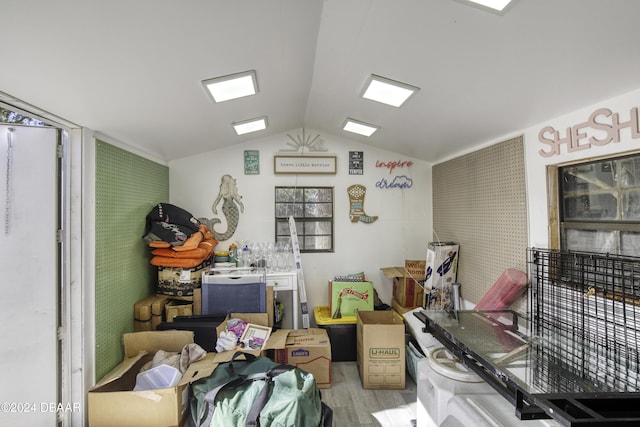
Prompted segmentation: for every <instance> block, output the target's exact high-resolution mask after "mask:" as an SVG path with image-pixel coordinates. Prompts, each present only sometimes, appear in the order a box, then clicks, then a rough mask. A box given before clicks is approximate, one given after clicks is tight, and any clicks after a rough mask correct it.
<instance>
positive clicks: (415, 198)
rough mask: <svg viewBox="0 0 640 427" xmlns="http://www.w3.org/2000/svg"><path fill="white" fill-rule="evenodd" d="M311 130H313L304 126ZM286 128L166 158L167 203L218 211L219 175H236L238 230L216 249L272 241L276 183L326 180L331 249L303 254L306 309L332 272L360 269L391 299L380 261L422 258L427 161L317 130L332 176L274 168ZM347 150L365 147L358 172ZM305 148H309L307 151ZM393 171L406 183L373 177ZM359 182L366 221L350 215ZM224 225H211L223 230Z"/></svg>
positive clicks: (202, 213)
mask: <svg viewBox="0 0 640 427" xmlns="http://www.w3.org/2000/svg"><path fill="white" fill-rule="evenodd" d="M305 132H306V135H310V136H311V137H312V138H313V137H315V136H316V135H317V134H318V132H316V131H313V130H308V129H307V130H305ZM287 134H288V135H291V136H292V137H293V138H296V137H297V136H298V135H301V134H302V129H294V130H292V131H290V132H287V133H284V134H281V135H278V136H274V137H268V138H262V139H256V140H254V141H252V142H248V143H244V144H240V145H238V146H236V147H232V148H228V149H222V150H216V151H211V152H208V153H205V154H202V155H198V156H193V157H187V158H183V159H179V160H175V161H171V162H169V176H170V178H169V180H170V199H171V200H170V202H171V203H173V204H175V205H178V206H180V207H183V208H184V209H187V210H188V211H190V212H191V213H192V214H193V215H195V216H196V217H206V218H212V217H221V206H222V205H221V204H219V205H218V215H214V214H213V212H212V211H211V205H212V203H213V201H214V200H215V198H216V197H217V196H218V192H219V185H220V178H221V177H222V175H224V174H230V175H232V176H233V177H234V178H236V180H237V184H238V192H239V194H240V195H241V196H242V197H243V203H244V213H242V214H241V216H240V222H239V225H238V229H237V231H236V233H235V234H234V235H233V237H232V238H231V239H230V240H229V241H224V242H221V243H220V244H219V246H218V249H219V250H220V249H226V248H227V247H228V245H229V244H230V243H232V241H239V240H245V239H246V240H252V241H260V240H266V241H268V240H270V241H273V240H274V187H276V186H295V185H298V186H332V187H334V189H335V205H334V210H335V211H334V216H335V245H334V246H335V252H334V253H322V254H303V255H302V265H303V270H304V280H305V284H306V290H307V298H308V302H309V309H310V311H311V310H313V307H315V306H319V305H328V293H327V281H328V280H329V279H330V278H331V277H333V276H334V275H336V274H347V273H356V272H361V271H363V272H364V273H365V274H366V277H367V280H370V281H372V282H373V284H374V286H375V288H376V290H377V291H378V294H379V296H380V298H381V299H382V301H383V302H385V303H387V304H389V305H391V292H392V283H391V280H389V279H387V278H385V277H384V275H382V272H381V271H380V268H381V267H389V266H399V265H404V260H405V259H424V258H425V256H426V243H427V241H428V239H429V238H430V236H431V229H432V209H431V200H432V198H431V165H429V164H428V163H426V162H423V161H420V160H416V159H412V158H407V157H405V156H401V155H398V154H397V153H394V152H392V151H385V150H379V149H375V148H371V147H369V146H367V145H365V144H362V143H359V142H356V141H352V140H349V139H345V138H341V137H337V136H332V135H326V134H321V135H320V139H322V140H323V141H324V147H325V148H326V149H327V153H323V154H331V155H336V156H337V174H336V175H302V174H298V175H275V174H274V173H273V155H274V154H276V153H277V152H278V151H280V150H283V149H287V148H290V147H288V146H287V141H289V138H288V137H287ZM244 150H259V151H260V174H259V175H245V174H244V160H243V155H244ZM349 151H363V152H364V175H349V172H348V155H349ZM305 153H307V154H308V151H305ZM404 160H411V161H412V162H413V165H412V166H411V167H409V168H407V167H404V168H397V169H395V170H394V172H393V174H391V175H390V174H389V172H388V170H387V169H383V168H376V167H375V165H376V161H384V162H389V161H404ZM395 175H407V176H408V177H410V178H411V179H412V180H413V186H412V187H411V188H409V189H404V190H400V189H380V188H376V182H378V181H379V180H380V179H381V178H387V179H388V180H389V181H390V180H391V178H393V176H395ZM352 184H362V185H364V186H365V187H366V188H367V193H366V197H365V201H364V210H365V212H366V213H367V215H371V216H373V215H377V216H378V217H379V219H378V220H377V221H376V222H374V223H372V224H364V223H361V222H358V223H351V222H350V221H349V215H348V214H349V198H348V195H347V190H346V189H347V187H348V186H350V185H352ZM225 229H226V225H223V226H221V227H220V228H216V230H217V231H219V232H224V231H225Z"/></svg>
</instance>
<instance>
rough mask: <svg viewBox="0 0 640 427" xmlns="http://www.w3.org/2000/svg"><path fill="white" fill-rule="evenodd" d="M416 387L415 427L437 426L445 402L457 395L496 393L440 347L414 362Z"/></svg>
mask: <svg viewBox="0 0 640 427" xmlns="http://www.w3.org/2000/svg"><path fill="white" fill-rule="evenodd" d="M417 386H418V393H417V395H418V396H417V399H418V402H417V403H418V404H417V408H416V426H417V427H435V426H440V425H441V424H442V423H443V421H444V420H445V419H446V418H447V416H448V415H449V413H448V408H447V405H448V403H449V401H450V400H451V399H452V398H454V397H455V396H456V395H458V394H464V395H473V394H497V392H496V391H495V390H494V389H493V388H492V387H491V386H490V385H489V384H487V383H486V382H485V381H484V380H483V379H482V378H480V377H479V376H478V375H476V374H475V373H474V372H472V371H470V370H469V369H468V368H467V367H466V366H464V365H463V364H462V363H460V362H459V361H458V360H457V359H456V358H455V357H454V356H453V355H452V354H451V353H449V351H447V350H446V349H445V348H444V347H437V348H434V349H433V350H431V352H429V355H428V356H427V357H425V358H424V359H422V360H421V361H420V362H418V381H417ZM500 397H501V396H500ZM469 425H472V424H469Z"/></svg>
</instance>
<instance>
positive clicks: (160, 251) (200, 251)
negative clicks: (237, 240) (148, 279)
mask: <svg viewBox="0 0 640 427" xmlns="http://www.w3.org/2000/svg"><path fill="white" fill-rule="evenodd" d="M217 244H218V241H217V240H214V239H210V240H204V241H202V242H200V244H199V245H198V247H197V248H195V249H190V250H188V251H176V250H174V249H173V248H156V249H154V250H153V251H151V254H152V255H157V256H161V257H168V258H203V257H207V256H209V255H211V253H212V252H213V248H215V247H216V245H217Z"/></svg>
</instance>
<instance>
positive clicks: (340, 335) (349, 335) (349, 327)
mask: <svg viewBox="0 0 640 427" xmlns="http://www.w3.org/2000/svg"><path fill="white" fill-rule="evenodd" d="M313 315H314V317H315V320H316V324H317V325H318V327H319V328H323V329H325V330H326V331H327V335H329V341H330V342H331V360H332V361H333V362H351V361H355V360H356V358H357V355H358V353H357V345H358V341H357V336H356V322H357V318H356V316H345V317H342V318H340V319H332V318H331V313H330V311H329V307H315V308H314V310H313Z"/></svg>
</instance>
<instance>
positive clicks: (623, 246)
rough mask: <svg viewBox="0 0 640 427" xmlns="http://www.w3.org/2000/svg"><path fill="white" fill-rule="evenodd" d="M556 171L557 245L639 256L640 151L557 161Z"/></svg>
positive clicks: (567, 248)
mask: <svg viewBox="0 0 640 427" xmlns="http://www.w3.org/2000/svg"><path fill="white" fill-rule="evenodd" d="M636 168H637V169H636ZM636 171H637V172H636ZM555 173H557V178H556V181H555V182H556V185H557V195H558V196H557V204H558V205H557V212H558V219H559V221H558V231H557V232H558V234H559V235H558V239H559V243H560V248H561V249H563V250H572V251H586V252H600V253H610V254H616V255H623V256H640V153H634V154H625V155H622V156H614V157H606V158H599V159H589V161H584V162H579V163H572V164H566V165H561V166H558V167H557V171H555ZM550 176H552V177H553V172H552V174H551V175H550Z"/></svg>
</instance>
